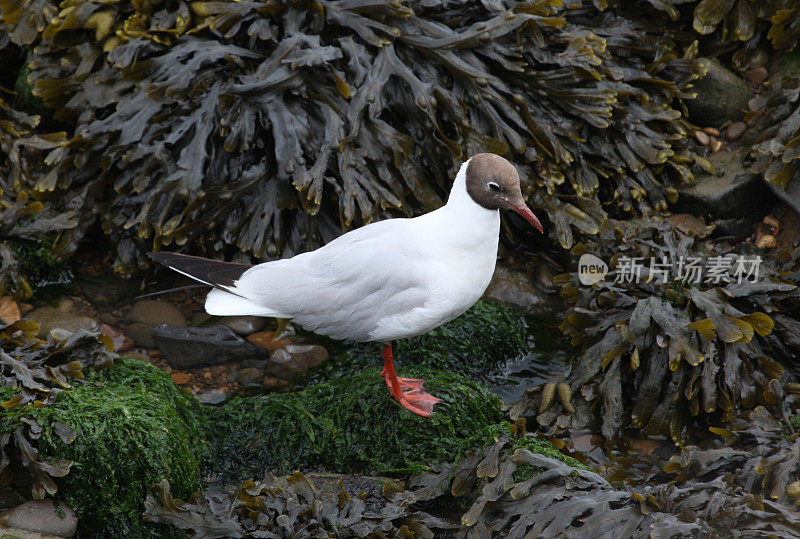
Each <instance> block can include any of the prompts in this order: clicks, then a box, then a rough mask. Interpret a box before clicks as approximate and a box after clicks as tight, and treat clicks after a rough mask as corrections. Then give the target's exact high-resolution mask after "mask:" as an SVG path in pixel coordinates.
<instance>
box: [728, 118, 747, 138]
mask: <svg viewBox="0 0 800 539" xmlns="http://www.w3.org/2000/svg"><path fill="white" fill-rule="evenodd" d="M745 129H747V124H746V123H744V122H733V123H732V124H731V125H729V126H728V129H726V130H725V140H727V141H728V142H736V141H737V140H739V138H741V136H742V135H743V134H744V131H745Z"/></svg>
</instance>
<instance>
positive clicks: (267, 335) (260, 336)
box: [247, 331, 292, 353]
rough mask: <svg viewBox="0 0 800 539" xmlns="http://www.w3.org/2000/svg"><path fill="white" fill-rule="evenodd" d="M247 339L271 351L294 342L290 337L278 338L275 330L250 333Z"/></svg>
mask: <svg viewBox="0 0 800 539" xmlns="http://www.w3.org/2000/svg"><path fill="white" fill-rule="evenodd" d="M247 340H248V341H249V342H251V343H252V344H254V345H256V346H259V347H261V348H263V349H264V350H266V351H267V352H269V353H272V352H274V351H275V350H277V349H278V348H282V347H284V346H286V345H287V344H291V343H292V341H290V340H289V339H276V338H275V332H274V331H259V332H258V333H253V334H252V335H248V336H247Z"/></svg>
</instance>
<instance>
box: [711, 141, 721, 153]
mask: <svg viewBox="0 0 800 539" xmlns="http://www.w3.org/2000/svg"><path fill="white" fill-rule="evenodd" d="M721 149H722V141H721V140H712V141H711V151H712V152H714V153H717V152H718V151H720V150H721Z"/></svg>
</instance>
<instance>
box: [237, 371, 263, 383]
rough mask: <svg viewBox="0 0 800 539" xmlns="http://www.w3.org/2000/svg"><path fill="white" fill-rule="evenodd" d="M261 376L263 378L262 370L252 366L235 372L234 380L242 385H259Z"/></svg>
mask: <svg viewBox="0 0 800 539" xmlns="http://www.w3.org/2000/svg"><path fill="white" fill-rule="evenodd" d="M262 378H264V371H262V370H260V369H254V368H252V367H246V368H244V369H241V370H239V371H237V373H236V381H237V382H239V383H240V384H242V385H243V386H247V385H250V384H256V385H261V379H262Z"/></svg>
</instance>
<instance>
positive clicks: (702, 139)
mask: <svg viewBox="0 0 800 539" xmlns="http://www.w3.org/2000/svg"><path fill="white" fill-rule="evenodd" d="M694 138H696V139H697V142H699V143H700V144H702V145H703V146H708V141H709V140H710V139H709V138H708V134H707V133H704V132H703V131H695V132H694Z"/></svg>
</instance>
